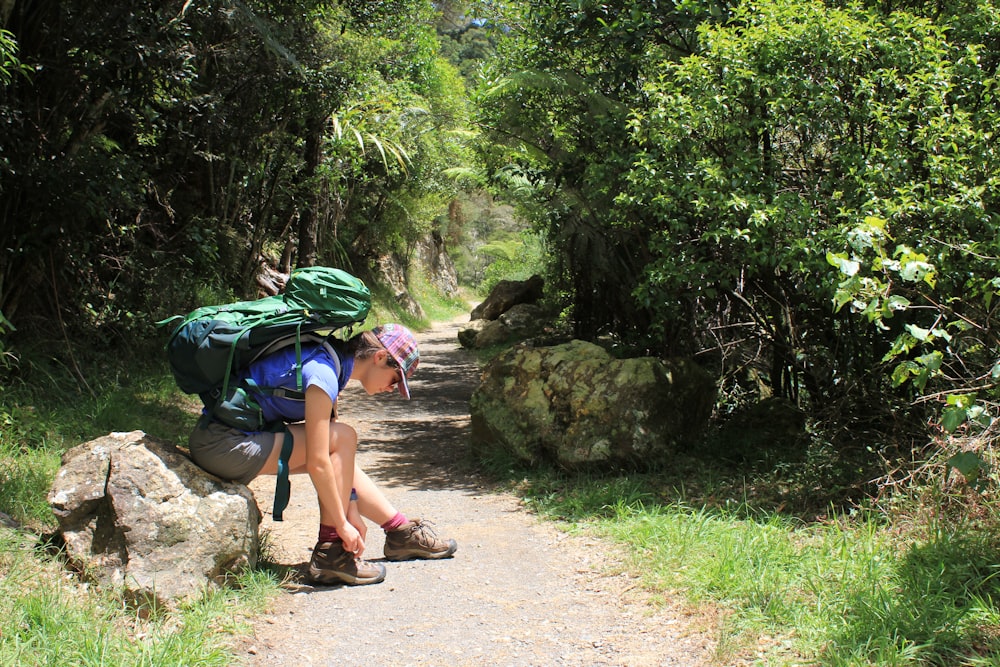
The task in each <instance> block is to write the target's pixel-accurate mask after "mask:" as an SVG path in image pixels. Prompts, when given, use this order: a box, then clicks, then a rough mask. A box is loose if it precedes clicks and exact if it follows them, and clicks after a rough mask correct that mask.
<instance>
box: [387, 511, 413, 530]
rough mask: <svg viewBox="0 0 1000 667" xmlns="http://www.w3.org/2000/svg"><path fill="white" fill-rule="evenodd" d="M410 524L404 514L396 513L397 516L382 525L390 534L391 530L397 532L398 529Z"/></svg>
mask: <svg viewBox="0 0 1000 667" xmlns="http://www.w3.org/2000/svg"><path fill="white" fill-rule="evenodd" d="M409 522H410V520H409V519H407V518H406V517H405V516H404V515H403V513H402V512H396V516H394V517H392V518H391V519H389V520H388V521H386V522H385V523H383V524H382V530H384V531H385V532H387V533H388V532H389V531H390V530H396V529H397V528H402V527H403V526H405V525H406V524H408V523H409Z"/></svg>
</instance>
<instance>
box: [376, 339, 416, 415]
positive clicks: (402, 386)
mask: <svg viewBox="0 0 1000 667" xmlns="http://www.w3.org/2000/svg"><path fill="white" fill-rule="evenodd" d="M372 333H373V334H375V337H376V338H378V340H379V342H380V343H382V346H383V347H384V348H385V349H386V351H387V352H388V353H389V354H390V355H391V356H392V358H393V359H395V360H396V363H397V364H398V365H399V367H400V368H401V369H402V371H403V373H402V376H403V380H402V382H400V383H399V394H400V396H402V397H403V398H409V397H410V385H409V384H408V383H407V382H406V379H407V378H408V377H410V376H411V375H413V371H415V370H417V364H419V363H420V350H418V349H417V340H416V339H415V338H414V337H413V332H412V331H410V330H409V329H407V328H406V327H404V326H403V325H402V324H383V325H382V326H379V327H375V328H374V329H372Z"/></svg>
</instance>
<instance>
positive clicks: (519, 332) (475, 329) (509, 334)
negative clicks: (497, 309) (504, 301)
mask: <svg viewBox="0 0 1000 667" xmlns="http://www.w3.org/2000/svg"><path fill="white" fill-rule="evenodd" d="M546 326H548V322H547V320H546V317H545V309H544V308H542V307H541V306H539V305H537V304H533V303H519V304H515V305H514V306H511V308H510V309H508V310H507V311H506V312H504V313H503V314H502V315H500V317H498V318H497V319H495V320H472V321H470V322H469V323H468V324H466V325H465V327H464V328H462V329H461V330H460V331H459V332H458V342H459V343H460V344H461V345H462V347H466V348H472V349H477V350H481V349H483V348H486V347H492V346H493V345H503V344H504V343H509V342H510V341H515V340H524V339H526V338H530V337H532V336H535V335H536V334H538V333H540V332H542V331H543V330H544V329H545V328H546Z"/></svg>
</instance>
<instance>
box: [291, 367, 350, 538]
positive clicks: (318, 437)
mask: <svg viewBox="0 0 1000 667" xmlns="http://www.w3.org/2000/svg"><path fill="white" fill-rule="evenodd" d="M332 410H333V401H332V400H331V399H330V397H329V395H327V393H326V392H325V391H323V390H322V389H321V388H319V387H316V386H310V387H308V388H307V389H306V409H305V434H306V472H307V473H308V474H309V478H310V479H311V480H312V483H313V486H314V487H316V496H317V498H318V499H319V511H320V523H323V524H326V525H329V526H334V527H335V528H336V529H337V534H338V535H340V539H341V540H342V541H343V543H344V548H345V549H347V550H348V551H352V552H354V553H357V554H360V553H361V551H362V550H363V549H364V541H363V540H362V539H361V534H360V532H358V529H357V528H355V527H354V526H353V525H352V524H351V522H350V521H348V519H347V510H348V503H349V502H350V501H349V498H350V494H351V487H352V486H353V485H354V455H355V448H354V444H353V443H350V444H345V443H338V442H332V441H331V440H332V439H331V429H330V414H331V411H332Z"/></svg>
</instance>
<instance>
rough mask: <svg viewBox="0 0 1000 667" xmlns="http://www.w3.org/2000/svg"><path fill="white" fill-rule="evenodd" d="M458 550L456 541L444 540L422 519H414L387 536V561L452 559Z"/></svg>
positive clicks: (391, 531)
mask: <svg viewBox="0 0 1000 667" xmlns="http://www.w3.org/2000/svg"><path fill="white" fill-rule="evenodd" d="M456 549H458V544H456V543H455V540H442V539H441V538H439V537H438V536H437V535H436V534H435V533H434V529H433V528H431V526H430V523H429V522H423V521H421V520H420V519H412V520H411V521H410V522H409V523H408V524H406V525H405V526H402V527H400V528H397V529H396V530H390V531H389V532H387V533H386V534H385V558H386V560H408V559H410V558H423V559H427V560H434V559H437V558H450V557H451V555H452V554H453V553H455V550H456Z"/></svg>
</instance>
